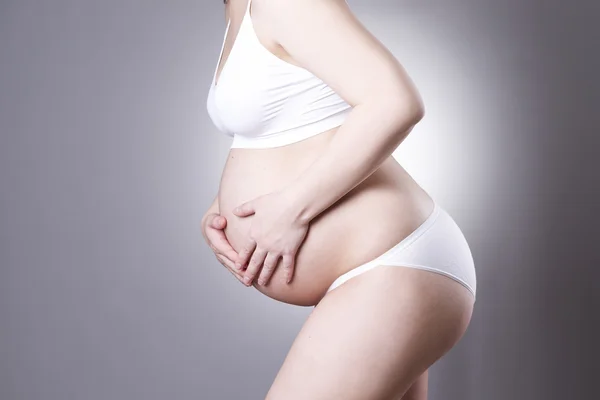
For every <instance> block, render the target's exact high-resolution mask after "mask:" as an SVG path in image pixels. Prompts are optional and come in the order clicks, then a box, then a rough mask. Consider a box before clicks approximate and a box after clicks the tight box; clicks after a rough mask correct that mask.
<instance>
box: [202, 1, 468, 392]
mask: <svg viewBox="0 0 600 400" xmlns="http://www.w3.org/2000/svg"><path fill="white" fill-rule="evenodd" d="M246 1H247V0H239V1H235V0H233V1H229V2H228V3H230V4H228V5H227V6H226V10H227V12H226V16H227V18H229V16H231V20H232V21H231V29H230V33H229V35H228V36H229V37H228V38H226V41H225V47H224V52H223V58H222V60H220V61H221V62H220V63H219V66H218V69H217V74H216V76H217V80H218V78H219V75H220V71H221V69H222V67H223V65H225V63H226V62H227V57H228V54H229V52H230V51H231V47H232V46H233V43H234V40H235V36H236V35H237V32H238V29H239V23H240V22H241V17H242V16H243V14H244V12H245V7H246V4H247V3H246ZM311 1H313V2H315V1H317V0H311ZM268 4H270V3H269V2H268V1H265V0H253V2H252V11H251V15H252V21H253V25H254V29H255V31H256V34H257V37H258V38H259V40H260V41H261V43H262V44H263V45H264V47H265V49H267V50H268V51H270V52H271V53H273V54H274V55H276V56H277V57H279V58H280V59H282V60H283V61H285V62H288V63H290V64H294V65H311V66H313V67H314V70H318V71H322V76H324V77H328V76H330V74H333V71H334V69H335V68H337V70H338V71H339V70H340V66H339V65H337V66H336V64H335V62H333V61H331V60H329V61H328V64H327V65H330V66H331V67H330V68H331V70H327V71H325V70H324V69H323V67H321V66H317V65H316V63H315V64H311V63H313V61H311V60H309V59H308V58H307V59H303V58H302V57H303V56H302V54H301V53H299V54H300V57H299V58H300V59H302V60H303V61H304V62H300V61H298V60H296V59H294V58H293V57H292V56H291V55H290V53H288V52H287V51H286V50H284V48H283V46H282V45H281V44H280V43H278V42H277V41H276V40H275V38H274V35H271V34H270V29H269V21H270V20H269V10H268ZM271 12H272V11H271ZM345 17H346V18H350V17H349V16H348V15H347V14H346V15H345ZM340 18H344V15H342V16H340ZM354 23H355V22H354V21H352V22H351V23H350V24H348V25H347V26H353V25H352V24H354ZM347 26H346V29H348V28H347ZM236 27H237V28H236ZM354 29H356V31H355V32H358V31H360V30H359V29H358V28H357V27H356V26H355V28H354ZM324 34H325V33H324ZM361 34H362V35H364V32H363V33H361ZM357 35H358V34H357ZM361 37H362V39H361V40H366V39H365V37H364V36H361ZM288 47H289V48H294V47H293V44H290V45H289V46H288ZM357 51H359V50H357ZM369 56H370V57H379V60H380V62H381V63H382V64H386V63H390V62H391V61H390V60H389V58H388V55H387V53H385V52H383V51H382V52H381V53H379V54H378V55H373V54H369ZM377 68H380V69H378V70H376V71H374V75H375V74H379V75H381V74H382V72H381V71H386V72H388V73H390V74H391V72H389V71H396V72H395V73H398V69H394V68H389V69H388V70H385V67H380V66H379V65H378V67H377ZM384 75H385V74H384ZM361 77H364V76H363V75H361ZM336 79H337V78H336ZM324 80H325V79H324ZM350 80H358V81H360V79H357V77H356V76H354V75H352V74H351V73H348V76H347V77H346V78H345V79H344V78H340V80H339V81H337V80H335V79H333V78H332V79H331V82H332V87H333V86H339V87H342V86H343V87H345V88H348V89H345V90H346V91H345V92H344V95H345V98H347V99H348V100H349V101H353V100H356V103H359V102H360V101H359V99H362V98H369V99H371V98H374V96H372V93H371V92H368V93H366V92H361V91H362V90H366V88H367V87H373V86H374V87H377V85H375V84H373V85H369V84H368V83H369V80H368V79H364V81H365V82H366V83H365V86H364V87H360V88H359V87H355V88H351V86H352V84H351V83H349V82H350ZM389 80H390V79H388V81H389ZM391 80H394V79H391ZM395 80H396V81H398V82H399V81H401V80H402V78H401V77H396V78H395ZM325 81H326V82H327V80H325ZM346 82H348V83H346ZM398 87H400V86H398ZM381 93H382V94H383V93H384V92H381ZM394 101H396V100H394ZM397 101H398V104H400V101H399V100H397ZM375 108H376V107H374V106H373V109H375ZM398 124H399V125H398V126H400V123H398ZM340 129H341V128H340V127H338V128H334V129H332V130H330V131H327V132H324V133H322V134H319V135H316V136H313V137H311V138H309V139H306V140H303V141H300V142H296V143H293V144H291V145H287V146H282V147H278V148H270V149H237V148H234V149H231V150H230V154H229V157H228V160H227V163H226V165H225V168H224V171H223V175H222V178H221V183H220V190H219V193H218V195H217V198H215V202H213V204H212V205H211V208H210V209H209V211H207V214H206V215H205V217H204V218H203V221H202V226H203V233H204V235H205V239H206V240H207V242H208V243H209V244H210V245H211V248H212V249H213V251H215V255H216V256H217V258H218V259H219V261H220V262H221V263H222V264H223V265H224V266H225V267H226V268H227V269H228V270H229V271H230V272H231V273H232V274H233V275H234V276H235V277H236V278H237V279H238V280H239V281H240V282H242V280H243V277H244V276H245V275H246V271H247V270H248V268H249V265H246V268H245V270H237V269H236V268H235V266H234V262H235V261H237V260H239V259H240V258H245V259H246V262H248V261H249V258H250V257H249V256H250V254H246V255H245V256H241V255H240V254H241V253H243V252H244V251H246V249H245V247H246V246H247V239H248V236H249V230H250V227H251V225H252V220H253V218H255V216H247V217H239V216H236V215H235V214H234V212H233V209H234V208H235V207H237V206H239V205H240V204H241V203H243V202H246V201H249V200H252V199H255V198H257V197H258V196H261V195H265V194H269V193H273V192H277V191H280V190H282V188H284V187H287V186H288V185H289V184H290V182H294V181H295V180H297V179H298V178H299V177H300V176H301V175H302V174H304V173H305V171H307V170H309V169H311V168H314V166H315V165H316V164H318V162H319V160H321V159H322V156H324V155H326V153H327V152H328V151H330V150H329V149H330V145H331V142H332V140H334V138H335V135H336V134H337V133H338V131H339V130H340ZM410 129H411V128H407V129H406V131H407V132H406V134H408V132H409V131H410ZM344 134H346V135H349V134H350V132H344ZM400 141H401V140H400ZM357 143H360V144H362V143H361V142H357ZM397 144H398V143H393V142H390V144H389V146H390V147H394V148H395V147H396V146H397ZM354 149H356V150H354ZM359 150H360V146H357V147H354V148H352V151H346V153H345V154H347V157H346V159H348V160H350V161H352V160H353V159H356V160H358V159H360V157H361V154H360V151H359ZM380 151H381V154H382V155H383V154H385V152H384V151H383V150H380ZM381 159H382V160H381V161H380V162H379V163H378V165H377V166H376V168H374V172H372V173H371V174H370V175H369V176H367V177H366V178H365V179H364V180H363V181H362V182H360V183H359V184H357V185H356V186H354V187H353V188H351V189H350V190H349V191H347V192H346V193H345V194H344V195H343V196H342V197H341V198H340V199H339V200H337V201H335V202H332V204H330V205H327V204H326V203H327V197H326V196H328V195H331V193H325V192H323V193H319V192H316V191H313V190H311V191H309V193H310V194H312V195H313V196H314V197H315V198H319V199H325V200H323V201H322V203H321V204H319V206H323V204H325V206H326V208H325V209H324V210H320V212H319V213H318V215H317V216H315V217H314V218H312V219H310V225H309V229H308V233H307V235H306V237H305V238H304V239H303V241H302V242H301V245H300V246H299V247H298V249H297V251H296V253H295V254H294V266H293V279H292V281H291V282H290V283H289V284H288V283H286V282H285V279H284V278H285V272H286V270H285V268H283V267H282V264H283V262H284V261H285V260H283V259H279V261H278V262H277V264H276V266H275V268H274V270H273V271H272V272H271V276H270V277H269V278H270V279H269V280H268V283H267V284H266V285H260V284H258V283H257V280H258V279H259V278H260V277H261V272H260V268H256V266H254V267H252V268H253V269H255V271H254V272H253V274H252V278H253V281H252V285H253V286H254V287H255V288H256V289H257V290H259V291H261V292H262V293H263V294H265V295H267V296H269V297H271V298H274V299H277V300H279V301H284V302H287V303H290V304H296V305H305V306H316V307H315V308H314V310H313V312H312V313H311V315H310V316H309V318H308V320H307V321H306V323H305V325H304V327H303V328H302V330H301V332H300V333H299V334H298V336H297V338H296V340H295V341H294V343H293V345H292V348H291V349H290V352H289V354H288V356H287V357H286V359H285V361H284V363H283V365H282V367H281V370H280V371H279V373H278V375H277V377H276V378H275V381H274V382H273V385H272V386H271V388H270V390H269V392H268V394H267V397H266V399H267V400H279V399H286V400H288V399H289V400H294V399H301V398H302V399H305V398H310V399H331V398H344V399H356V400H359V399H360V400H363V399H364V400H366V399H369V400H378V399H381V400H384V399H386V400H399V399H404V400H426V399H427V369H428V367H429V366H430V365H431V364H433V363H434V362H435V361H436V360H438V359H439V358H440V357H442V356H443V355H444V354H445V353H446V352H447V351H448V350H449V349H450V348H452V346H454V345H455V344H456V343H457V342H458V341H459V340H460V338H461V337H462V335H463V334H464V332H465V330H466V328H467V326H468V323H469V320H470V317H471V312H472V307H473V299H472V296H471V294H470V293H469V292H468V291H467V290H466V288H464V287H463V286H462V285H459V284H458V283H457V282H455V281H453V280H451V279H450V278H448V277H444V276H441V275H439V274H435V273H433V272H429V271H423V270H416V269H412V268H403V267H389V266H380V267H377V268H374V269H373V270H371V271H369V272H366V273H364V274H361V275H359V276H357V277H355V278H353V279H351V280H349V281H348V282H346V283H344V284H343V285H341V286H339V287H338V288H336V289H334V290H332V291H331V292H329V293H326V290H327V288H328V287H329V285H330V284H331V283H332V282H333V281H334V280H335V279H336V278H337V277H338V276H340V275H341V274H343V273H344V272H347V271H349V270H351V269H353V268H355V267H357V266H358V265H360V264H362V263H365V262H367V261H369V260H371V259H373V258H375V257H377V256H378V255H380V254H382V253H383V252H384V251H386V250H387V249H389V248H390V247H392V246H393V245H394V244H396V243H398V242H400V241H401V240H402V239H403V238H405V237H406V236H407V235H408V234H409V233H410V232H412V231H413V230H414V229H415V228H416V227H417V226H418V225H420V224H421V223H422V222H423V221H424V220H425V218H427V216H429V214H430V213H431V211H432V209H433V200H432V198H431V197H430V196H429V195H428V194H427V193H426V192H425V191H424V190H423V189H422V188H421V187H420V186H419V185H418V184H417V183H416V182H415V181H414V180H413V179H412V177H411V176H410V175H409V174H408V173H407V172H406V171H405V170H404V168H402V166H401V165H400V164H399V163H398V162H397V161H396V160H395V159H394V158H393V157H392V156H391V155H389V154H388V155H386V156H381ZM340 164H341V163H340ZM340 169H343V168H342V166H341V165H340ZM334 172H336V171H335V169H331V170H330V174H331V175H333V174H334ZM321 175H323V173H321ZM328 188H330V189H331V190H330V191H329V192H332V191H334V190H336V188H335V187H334V186H333V185H329V186H328ZM337 190H339V191H342V189H341V188H338V189H337ZM299 193H301V192H297V193H296V192H294V195H295V196H293V198H303V196H301V195H300V194H299ZM306 198H308V197H306ZM307 209H310V208H307ZM313 209H318V206H314V207H313ZM373 327H377V329H373Z"/></svg>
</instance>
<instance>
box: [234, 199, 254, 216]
mask: <svg viewBox="0 0 600 400" xmlns="http://www.w3.org/2000/svg"><path fill="white" fill-rule="evenodd" d="M252 214H254V206H253V205H252V202H251V201H247V202H245V203H244V204H242V205H239V206H237V207H236V208H234V209H233V215H237V216H238V217H247V216H248V215H252Z"/></svg>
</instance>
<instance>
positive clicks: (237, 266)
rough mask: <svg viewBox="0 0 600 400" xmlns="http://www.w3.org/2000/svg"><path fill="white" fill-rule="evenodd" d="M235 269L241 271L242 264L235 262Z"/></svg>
mask: <svg viewBox="0 0 600 400" xmlns="http://www.w3.org/2000/svg"><path fill="white" fill-rule="evenodd" d="M235 267H236V268H237V269H242V263H241V262H239V261H237V262H236V263H235Z"/></svg>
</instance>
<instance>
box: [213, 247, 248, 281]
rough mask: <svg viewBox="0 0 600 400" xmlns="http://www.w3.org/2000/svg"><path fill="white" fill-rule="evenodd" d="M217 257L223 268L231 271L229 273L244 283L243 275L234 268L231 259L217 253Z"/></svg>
mask: <svg viewBox="0 0 600 400" xmlns="http://www.w3.org/2000/svg"><path fill="white" fill-rule="evenodd" d="M217 259H218V260H219V262H220V263H221V264H222V265H223V266H224V267H225V269H226V270H227V271H229V272H230V273H231V275H233V276H235V277H236V279H237V280H238V281H240V282H241V283H244V277H243V276H242V275H241V274H239V273H238V272H237V271H236V270H235V269H234V265H233V261H231V260H228V259H227V258H225V257H223V256H221V255H218V254H217Z"/></svg>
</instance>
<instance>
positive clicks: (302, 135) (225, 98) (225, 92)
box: [207, 0, 352, 149]
mask: <svg viewBox="0 0 600 400" xmlns="http://www.w3.org/2000/svg"><path fill="white" fill-rule="evenodd" d="M251 3H252V0H248V5H247V7H246V12H245V14H244V17H243V19H242V22H241V25H240V28H239V31H238V34H237V37H236V38H235V41H234V43H233V47H232V49H231V52H230V54H229V56H228V57H227V60H226V61H225V65H223V67H222V69H221V72H220V74H219V77H218V79H217V71H218V69H219V64H220V63H221V61H222V57H223V50H224V48H225V39H226V38H227V33H228V32H229V27H230V25H231V19H230V20H229V21H228V23H227V28H226V30H225V36H224V39H223V44H222V45H221V52H220V55H219V60H218V62H217V67H216V68H215V72H214V75H213V79H212V83H211V87H210V90H209V93H208V98H207V110H208V113H209V115H210V118H211V120H212V121H213V123H214V124H215V126H216V127H217V128H218V129H219V130H220V131H221V132H223V133H224V134H226V135H228V136H232V137H233V142H232V144H231V147H232V148H255V149H256V148H269V147H279V146H285V145H288V144H291V143H295V142H298V141H301V140H304V139H307V138H309V137H311V136H314V135H318V134H319V133H322V132H325V131H327V130H329V129H332V128H334V127H337V126H339V125H341V124H342V123H343V122H344V120H345V119H346V117H347V116H348V114H349V113H350V111H351V110H352V106H350V105H349V104H348V103H347V102H346V101H344V100H343V99H342V98H341V97H340V96H339V95H338V94H337V93H336V92H334V91H333V90H332V89H331V88H330V87H329V86H328V85H327V84H325V83H324V82H323V81H322V80H321V79H319V78H318V77H316V76H315V75H314V74H312V73H311V72H309V71H308V70H306V69H304V68H302V67H299V66H297V65H294V64H291V63H289V62H287V61H285V60H283V59H281V58H279V57H278V56H276V55H275V54H273V53H271V51H270V50H268V49H267V48H266V47H264V46H263V44H262V43H261V42H260V41H259V39H258V37H257V36H256V32H255V30H254V26H253V23H252V18H251V15H250V4H251Z"/></svg>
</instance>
